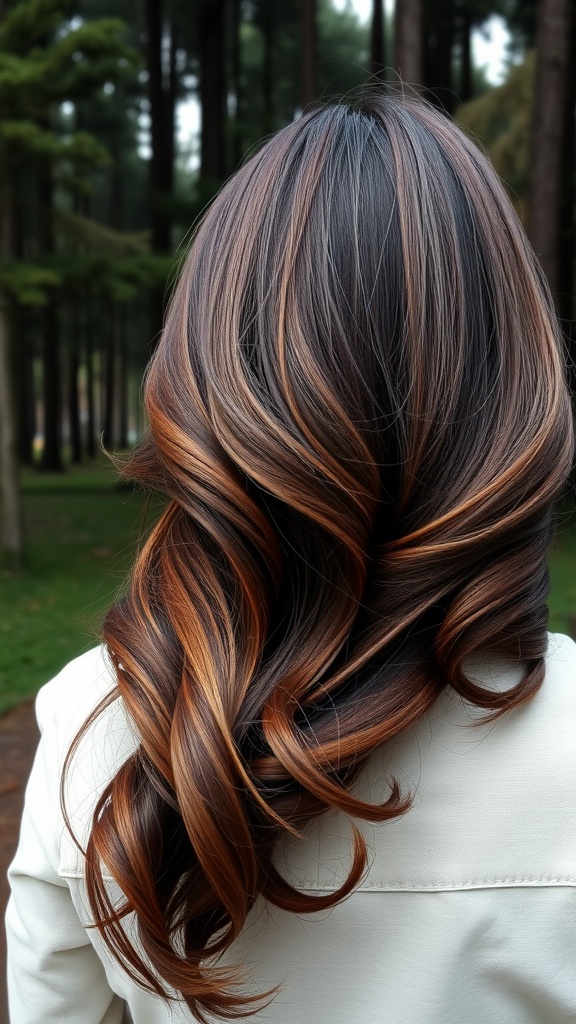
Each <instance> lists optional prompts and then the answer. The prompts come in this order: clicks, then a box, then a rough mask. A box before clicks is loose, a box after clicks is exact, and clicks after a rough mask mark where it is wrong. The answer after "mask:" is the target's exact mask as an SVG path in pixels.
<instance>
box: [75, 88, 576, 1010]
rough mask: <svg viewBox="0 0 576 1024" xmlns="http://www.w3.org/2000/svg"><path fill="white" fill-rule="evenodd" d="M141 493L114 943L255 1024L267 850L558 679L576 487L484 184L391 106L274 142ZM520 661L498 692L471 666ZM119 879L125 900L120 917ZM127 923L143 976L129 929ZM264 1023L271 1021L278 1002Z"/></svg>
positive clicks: (164, 391) (126, 653) (371, 107)
mask: <svg viewBox="0 0 576 1024" xmlns="http://www.w3.org/2000/svg"><path fill="white" fill-rule="evenodd" d="M145 402H146V409H147V412H148V416H149V421H150V431H149V435H148V436H147V438H146V439H145V441H144V442H143V443H142V444H141V445H140V447H139V448H138V449H137V450H136V451H135V453H134V454H133V455H132V457H131V458H130V461H129V464H128V467H127V470H126V473H127V475H128V476H130V477H131V478H132V479H134V480H137V481H140V482H142V483H144V484H145V485H146V486H152V487H154V488H157V489H159V490H160V491H162V492H163V493H165V494H166V495H167V496H168V498H169V502H168V504H167V506H166V508H165V511H164V512H163V514H162V515H161V517H160V520H159V522H158V523H157V525H156V526H155V527H154V529H153V530H152V533H151V535H150V537H149V539H148V540H147V542H146V543H145V544H144V547H143V549H142V551H141V553H140V555H139V557H138V560H137V562H136V564H135V567H134V570H133V573H132V577H131V582H130V587H129V590H128V592H127V594H126V596H125V597H123V598H122V599H121V600H120V601H118V603H116V604H115V605H114V607H112V609H111V610H110V611H109V613H108V616H107V619H106V622H105V628H104V639H105V642H106V644H107V646H108V649H109V651H110V654H111V657H112V660H113V663H114V666H115V670H116V674H117V683H118V694H117V695H119V696H120V697H121V698H122V701H123V703H124V705H125V707H126V710H127V712H128V714H129V716H130V718H131V720H132V721H133V723H134V725H135V727H136V729H137V733H138V735H139V737H140V741H141V742H140V745H139V747H138V749H137V750H136V752H135V753H134V754H133V755H132V756H131V757H130V758H129V759H128V761H127V762H126V763H125V764H124V765H123V766H122V767H121V768H120V770H119V771H118V773H117V775H116V776H115V778H114V779H113V780H112V781H111V783H110V785H109V786H108V787H107V788H106V790H105V791H104V792H103V793H102V795H101V797H100V799H99V802H98V806H97V808H96V812H95V815H94V819H93V825H92V831H91V836H90V840H89V843H88V846H87V849H86V881H87V886H88V894H89V900H90V906H91V909H92V913H93V915H94V919H95V921H96V925H97V927H98V928H99V929H100V931H101V933H102V935H103V938H104V940H105V942H106V944H107V946H108V947H109V949H110V950H111V952H112V954H113V955H114V956H115V957H116V958H117V959H118V960H119V961H120V962H121V963H122V964H123V966H124V968H125V969H126V970H127V971H128V972H129V973H130V975H131V976H132V977H133V978H134V979H135V980H137V981H139V982H140V983H141V984H143V985H145V986H146V987H148V988H150V989H151V990H153V991H155V992H157V993H159V994H162V995H165V996H167V997H170V996H171V995H173V993H174V992H176V993H179V994H181V997H182V998H183V999H184V1001H185V1003H186V1004H187V1005H188V1007H190V1009H191V1010H192V1011H193V1012H194V1013H195V1014H196V1015H197V1017H198V1018H199V1019H200V1020H205V1019H206V1015H207V1014H216V1015H218V1016H221V1017H235V1016H240V1015H243V1014H250V1013H253V1012H255V1009H256V1008H257V1007H258V1006H259V1005H261V1002H258V1001H257V1000H256V997H254V996H247V995H245V994H243V992H242V991H241V989H239V987H238V985H239V984H240V982H241V981H242V978H241V976H240V974H239V973H235V972H234V970H232V969H228V968H223V967H221V966H218V964H217V954H219V953H220V952H222V951H223V950H225V949H226V948H227V947H228V946H229V945H230V943H232V942H233V940H234V939H235V938H236V936H237V935H238V934H239V932H240V931H241V929H242V927H243V925H244V922H245V920H246V915H247V913H248V911H249V910H250V908H251V906H252V905H253V903H254V901H255V899H256V897H257V896H258V895H259V894H262V895H263V896H264V897H265V898H266V899H267V900H269V901H270V902H271V903H273V904H275V905H277V906H279V907H282V908H284V909H287V910H291V911H297V912H300V913H301V912H308V911H315V910H318V909H321V908H325V907H329V906H332V905H333V904H335V903H336V902H337V901H339V900H341V899H342V898H343V897H344V896H345V895H346V894H348V893H349V892H351V891H352V889H353V888H354V887H355V886H356V885H357V884H358V882H359V880H360V879H361V877H362V874H363V872H364V870H365V865H366V855H365V849H364V844H363V841H362V838H361V836H360V834H359V833H358V832H357V831H356V832H355V846H354V850H353V854H352V864H351V868H350V874H349V877H348V880H347V882H346V884H345V885H344V886H343V887H342V888H341V889H340V890H339V891H337V892H334V893H328V894H326V895H322V896H313V895H310V894H305V893H301V892H298V891H297V890H295V889H294V888H292V887H291V886H290V885H289V884H288V882H287V881H285V880H284V878H282V877H281V875H280V874H279V873H278V871H277V870H276V868H275V866H274V860H273V854H274V849H275V846H276V844H277V842H278V840H279V839H280V837H282V836H283V835H285V834H286V832H291V833H294V834H296V835H298V834H299V833H300V832H301V830H302V828H303V827H304V826H305V825H306V823H307V822H308V821H309V820H310V819H311V818H312V817H313V816H315V815H318V814H321V813H322V812H323V811H325V810H326V809H327V808H339V809H341V810H342V811H344V812H346V813H347V814H349V815H353V816H356V817H358V818H364V819H368V820H370V821H386V820H387V819H390V818H392V817H394V816H396V815H398V814H401V813H402V812H404V811H406V810H407V808H408V807H409V804H410V796H409V794H408V795H403V794H401V793H400V791H399V788H398V786H397V785H396V784H395V783H393V784H392V786H391V790H390V795H389V799H388V800H387V801H386V803H384V804H383V805H382V806H373V805H371V804H369V803H364V802H362V801H361V800H359V799H357V798H356V797H355V796H354V795H353V792H352V791H351V785H352V782H353V780H354V777H355V775H356V773H357V771H358V769H359V768H360V767H361V766H362V764H363V763H365V761H366V759H367V758H368V756H369V755H370V754H371V752H373V751H374V749H375V748H376V747H377V746H379V745H380V744H382V743H384V742H385V741H387V740H389V739H390V738H391V737H393V736H396V735H397V734H398V733H400V732H402V731H403V730H405V729H407V728H408V727H409V726H411V725H412V724H413V723H415V722H416V721H417V720H418V719H419V718H421V716H422V715H424V714H426V712H427V711H428V710H429V709H430V708H431V706H432V704H433V703H434V701H435V700H436V698H437V696H438V694H439V693H440V691H441V690H442V689H443V688H444V687H446V686H451V687H453V688H454V690H456V691H457V692H458V693H460V694H462V696H463V697H465V698H467V699H468V700H470V701H472V702H473V703H474V704H476V705H479V706H481V707H483V708H486V709H487V711H488V713H489V714H490V715H491V716H492V717H497V716H498V715H501V714H503V713H504V712H505V711H507V710H508V709H510V708H512V707H516V706H517V705H519V704H521V703H522V702H523V701H526V700H528V699H529V698H530V697H532V696H533V694H534V693H535V692H536V690H537V689H538V687H539V686H540V684H541V682H542V678H543V665H544V662H543V657H544V654H545V651H546V642H547V641H546V624H547V611H546V597H547V592H548V574H547V550H548V546H549V542H550V538H551V524H552V511H551V509H552V502H553V500H554V499H555V498H556V496H557V495H558V494H559V492H560V490H561V488H562V485H563V483H564V481H565V478H566V476H567V474H568V472H569V469H570V465H571V459H572V419H571V411H570V405H569V399H568V394H567V389H566V385H565V381H564V371H563V365H562V355H561V347H560V344H559V339H558V336H557V328H556V326H555V319H554V316H553V312H552V308H551V303H550V299H549V296H548V293H547V290H546V286H545V285H544V283H543V281H542V276H541V273H540V271H539V269H538V266H537V264H536V261H535V258H534V256H533V253H532V251H531V250H530V247H529V246H528V244H527V242H526V239H525V237H524V234H523V231H522V229H521V227H520V225H519V223H518V221H517V219H516V216H515V214H514V213H513V211H512V208H511V206H510V204H509V202H508V200H507V198H506V196H505V195H504V192H503V189H502V188H501V186H500V184H499V182H498V181H497V179H496V176H495V174H494V172H493V171H492V169H491V168H490V166H489V164H488V162H487V160H486V159H485V158H484V156H483V155H482V154H481V153H480V152H479V151H478V149H477V148H476V147H475V146H474V145H473V144H472V143H471V142H470V141H469V140H468V139H467V138H466V137H464V136H463V135H462V134H461V132H460V131H459V130H458V129H457V128H456V127H455V126H454V125H453V124H452V123H451V122H450V121H448V119H446V118H445V117H444V116H443V115H441V114H439V113H438V112H436V111H434V110H433V109H432V108H431V107H429V106H427V105H426V104H424V103H420V102H416V101H411V100H406V99H399V98H394V97H393V96H381V95H380V96H368V97H364V98H363V99H362V100H360V101H358V102H355V103H348V104H339V105H335V106H329V107H324V108H320V109H317V110H314V111H313V112H312V113H310V114H308V115H307V116H304V117H302V118H301V119H300V120H298V121H296V122H295V123H293V124H291V125H289V126H288V127H287V128H285V129H284V130H283V131H281V132H280V133H278V134H277V135H276V136H275V137H274V138H273V139H272V140H271V141H269V142H268V143H267V144H266V145H265V146H264V147H263V149H262V150H261V151H260V152H259V153H258V154H257V155H256V156H254V157H253V158H252V159H251V160H250V161H249V162H248V163H247V164H246V165H245V166H244V167H242V168H241V169H240V170H239V171H238V172H237V173H236V174H235V175H234V177H233V178H232V179H231V180H230V181H229V182H228V183H227V184H226V186H225V187H224V188H223V190H222V191H221V193H220V194H219V196H218V197H217V198H216V200H215V201H214V202H213V204H212V205H211V207H210V208H209V210H208V211H207V213H206V214H205V216H204V218H203V220H202V222H201V224H200V226H199V228H198V230H197V232H196V235H195V238H194V241H193V244H192V246H191V249H190V253H189V255H188V258H187V262H186V264H185V267H184V270H183V273H182V275H181V277H180V281H179V284H178V286H177V289H176V291H175V294H174V297H173V300H172V304H171V308H170V311H169V315H168V317H167V321H166V325H165V329H164V332H163V335H162V339H161V342H160V344H159V346H158V349H157V351H156V353H155V356H154V358H153V360H152V363H151V366H150V368H149V372H148V375H147V380H146V386H145ZM479 651H482V652H490V653H494V654H498V655H503V656H505V657H507V658H509V659H511V660H513V661H517V662H523V663H526V669H525V673H524V676H523V678H522V680H521V682H519V683H518V685H516V686H514V688H512V689H510V690H508V691H506V692H494V691H493V690H485V689H483V688H482V687H481V686H479V685H477V684H475V683H473V682H471V681H470V680H469V679H468V678H467V676H466V675H465V673H464V671H463V660H464V659H465V658H466V657H467V656H468V655H470V654H472V653H476V652H479ZM102 865H105V866H106V868H107V869H108V871H109V872H110V873H111V874H112V876H113V877H114V878H115V880H116V881H117V883H118V884H119V886H120V888H121V889H122V891H123V893H124V896H125V901H124V903H123V905H122V907H120V908H117V907H114V906H113V905H112V902H111V898H110V895H109V893H108V890H107V888H106V884H105V882H104V881H103V878H102ZM129 913H134V914H135V918H136V921H137V924H138V936H139V937H138V948H136V947H135V944H133V943H132V942H131V941H130V939H129V938H128V936H127V933H126V932H125V930H124V927H123V918H124V917H125V915H127V914H129ZM270 995H271V994H270V993H267V994H266V997H267V998H270Z"/></svg>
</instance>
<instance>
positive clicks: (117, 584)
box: [0, 464, 576, 711]
mask: <svg viewBox="0 0 576 1024" xmlns="http://www.w3.org/2000/svg"><path fill="white" fill-rule="evenodd" d="M23 483H24V509H25V518H26V533H27V549H28V566H29V567H28V569H27V570H26V571H25V572H24V573H22V574H20V575H12V576H10V575H7V574H5V573H4V574H0V711H1V710H5V709H6V708H8V707H11V706H13V705H14V704H17V703H19V702H20V701H21V700H23V699H24V698H25V697H28V696H30V695H31V694H34V693H35V692H36V690H37V689H38V687H39V686H41V685H42V683H44V682H46V680H47V679H50V678H51V676H52V675H53V674H54V673H55V672H57V671H58V670H59V669H60V668H61V667H62V665H64V664H65V662H66V661H68V660H69V659H70V658H72V657H74V656H75V655H77V654H79V653H80V652H81V651H83V650H85V649H87V648H88V647H90V646H92V645H93V644H95V643H97V642H98V630H99V625H100V622H101V618H102V614H103V612H104V610H105V609H106V607H107V606H108V605H109V604H110V602H111V601H112V600H113V599H114V597H115V596H116V595H117V593H118V592H119V590H120V589H121V587H122V584H123V582H124V580H125V578H126V573H127V570H128V567H129V565H130V563H131V561H132V558H133V556H134V553H135V550H136V546H137V540H138V536H139V533H140V530H141V529H142V528H143V526H144V525H145V521H146V520H145V517H144V515H143V503H142V499H141V497H140V496H139V495H138V494H134V493H132V492H131V491H130V490H119V489H118V488H117V487H115V477H114V473H113V471H112V469H111V468H110V466H109V465H108V464H104V465H98V466H96V467H81V468H79V469H74V470H69V471H68V472H67V473H65V474H62V475H54V476H52V475H40V474H36V473H29V474H27V475H26V476H25V478H24V481H23ZM148 521H149V517H148ZM550 568H551V575H552V594H551V599H550V611H551V622H550V628H551V629H552V630H554V631H557V632H564V633H569V634H570V635H572V636H576V526H575V522H574V516H572V517H571V518H570V517H568V516H567V515H566V514H563V515H562V516H561V518H560V524H559V534H558V540H557V542H556V544H555V545H554V548H553V550H552V553H551V558H550Z"/></svg>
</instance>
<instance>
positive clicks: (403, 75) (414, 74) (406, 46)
mask: <svg viewBox="0 0 576 1024" xmlns="http://www.w3.org/2000/svg"><path fill="white" fill-rule="evenodd" d="M394 68H395V71H396V74H397V75H398V78H399V82H398V86H399V88H401V89H404V88H406V87H408V89H409V90H414V91H416V92H419V91H420V89H421V86H422V6H421V0H396V9H395V15H394Z"/></svg>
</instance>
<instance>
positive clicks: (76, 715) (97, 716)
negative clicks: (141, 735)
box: [36, 646, 138, 874]
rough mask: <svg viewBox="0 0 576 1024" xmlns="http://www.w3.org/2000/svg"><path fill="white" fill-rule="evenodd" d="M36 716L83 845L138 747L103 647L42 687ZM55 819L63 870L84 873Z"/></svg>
mask: <svg viewBox="0 0 576 1024" xmlns="http://www.w3.org/2000/svg"><path fill="white" fill-rule="evenodd" d="M36 717H37V720H38V725H39V728H40V733H41V737H42V739H41V744H42V747H43V748H44V756H43V761H44V765H45V772H47V773H48V774H49V775H50V777H51V779H52V783H51V788H52V792H53V793H54V804H55V805H57V804H58V803H59V798H58V793H59V787H60V782H61V780H62V777H63V776H64V780H65V788H64V794H63V795H64V802H65V806H66V811H67V813H68V815H69V820H70V825H71V828H72V832H73V834H74V837H75V838H76V839H77V840H78V841H79V842H80V845H84V843H85V841H86V838H87V835H88V831H89V829H90V826H91V821H92V815H93V811H94V807H95V805H96V801H97V799H98V797H99V796H100V794H101V792H102V791H103V789H104V788H105V786H106V785H107V784H108V783H109V782H110V780H111V779H112V778H113V777H114V775H115V774H116V772H117V771H118V769H119V768H120V766H121V765H122V764H123V762H124V761H125V760H126V759H127V757H129V756H130V755H131V754H132V753H133V752H134V750H135V749H136V747H137V746H138V738H137V736H136V734H135V731H134V729H133V727H132V725H131V723H130V721H129V719H128V716H127V714H126V711H125V709H124V705H123V703H122V700H121V699H120V695H119V692H118V689H117V684H116V677H115V672H114V669H113V666H112V664H111V662H110V659H109V656H108V653H107V650H106V648H105V647H104V646H99V647H95V648H93V649H91V650H89V651H86V652H85V653H84V654H82V655H80V657H78V658H75V659H74V660H73V661H71V662H69V663H68V664H67V665H66V666H65V667H64V668H63V669H62V671H61V672H59V673H58V675H57V676H55V677H54V679H52V680H50V682H48V683H46V684H45V686H43V687H42V688H41V690H40V691H39V692H38V696H37V698H36ZM71 748H72V754H71V755H70V758H69V761H68V763H67V758H68V755H69V753H70V750H71ZM56 817H57V821H58V822H59V826H58V828H59V834H60V841H61V857H60V874H78V873H81V871H82V863H81V857H79V850H78V848H77V846H76V844H75V842H74V841H73V839H72V838H71V836H70V835H69V833H68V829H67V828H66V827H65V826H64V823H63V820H62V819H61V816H60V813H59V811H58V812H56ZM55 820H56V819H55Z"/></svg>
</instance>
